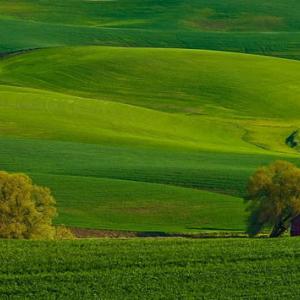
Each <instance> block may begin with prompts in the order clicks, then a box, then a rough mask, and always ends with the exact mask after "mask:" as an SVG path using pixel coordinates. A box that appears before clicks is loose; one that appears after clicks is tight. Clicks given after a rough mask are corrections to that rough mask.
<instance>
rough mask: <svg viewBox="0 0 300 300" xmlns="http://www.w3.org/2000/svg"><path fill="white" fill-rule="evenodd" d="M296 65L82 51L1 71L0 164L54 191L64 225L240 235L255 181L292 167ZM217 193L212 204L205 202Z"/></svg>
mask: <svg viewBox="0 0 300 300" xmlns="http://www.w3.org/2000/svg"><path fill="white" fill-rule="evenodd" d="M299 70H300V69H299V62H298V61H291V60H285V59H278V58H268V57H260V56H252V55H245V54H232V53H225V52H222V53H221V52H214V51H197V50H193V51H192V50H178V49H147V48H145V49H138V48H131V49H130V48H111V47H74V48H55V49H47V50H46V49H45V50H37V51H32V52H29V53H24V54H21V55H14V56H8V57H5V58H3V59H2V60H1V61H0V82H1V85H0V107H1V110H0V128H1V138H0V145H1V146H0V164H1V166H2V168H3V169H5V170H9V171H23V172H27V173H29V174H30V175H31V176H33V178H34V179H35V181H36V182H38V183H40V184H44V185H47V186H50V187H51V188H52V190H53V191H54V194H55V196H56V198H57V200H58V204H59V211H60V216H59V218H58V219H57V222H58V223H65V224H67V225H72V226H80V227H91V228H102V229H103V228H104V229H123V230H136V231H143V230H144V231H166V232H194V231H203V230H236V231H242V230H243V229H244V220H245V213H244V205H243V201H242V199H241V198H240V197H241V196H242V195H243V194H244V192H245V184H246V181H247V178H248V176H249V175H250V174H251V173H252V172H253V171H254V170H255V169H256V168H257V167H258V166H259V165H261V164H265V163H268V162H271V161H273V160H275V159H279V158H285V159H289V160H292V161H294V162H296V163H297V162H298V157H297V151H296V150H294V149H291V148H289V147H288V146H287V145H285V138H286V137H287V136H288V135H289V134H290V133H291V132H292V131H293V130H294V129H296V128H299V121H298V119H297V117H298V114H299V111H300V107H299V95H300V94H299V86H298V84H297V83H298V82H299V79H300V71H299ZM207 191H209V192H207Z"/></svg>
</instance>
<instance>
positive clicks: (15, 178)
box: [0, 172, 56, 239]
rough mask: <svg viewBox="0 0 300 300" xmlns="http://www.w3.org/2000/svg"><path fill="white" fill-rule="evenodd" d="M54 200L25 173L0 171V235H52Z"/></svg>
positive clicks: (27, 236) (21, 237)
mask: <svg viewBox="0 0 300 300" xmlns="http://www.w3.org/2000/svg"><path fill="white" fill-rule="evenodd" d="M55 204H56V203H55V200H54V198H53V196H52V195H51V192H50V190H49V189H48V188H44V187H40V186H37V185H34V184H33V183H32V180H31V179H30V178H29V177H28V176H27V175H25V174H9V173H6V172H0V238H14V239H18V238H20V239H40V238H41V239H52V238H54V236H55V228H54V227H53V226H52V219H53V218H54V216H55V215H56V207H55Z"/></svg>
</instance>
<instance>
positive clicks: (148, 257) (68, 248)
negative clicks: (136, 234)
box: [0, 238, 300, 299]
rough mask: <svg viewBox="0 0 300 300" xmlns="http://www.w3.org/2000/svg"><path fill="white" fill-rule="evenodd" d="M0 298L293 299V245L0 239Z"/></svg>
mask: <svg viewBox="0 0 300 300" xmlns="http://www.w3.org/2000/svg"><path fill="white" fill-rule="evenodd" d="M0 250H1V251H0V252H1V253H2V254H1V264H0V272H1V276H0V283H1V288H0V296H1V298H25V297H30V298H39V299H41V298H55V299H65V298H68V299H78V298H85V299H86V298H89V299H91V298H101V299H141V298H147V299H157V298H164V297H168V298H172V299H173V298H176V299H178V298H184V299H186V298H199V297H201V298H203V299H238V298H243V299H245V298H246V299H258V298H263V299H276V298H280V299H283V298H288V299H298V290H297V287H298V285H299V254H300V253H299V240H297V239H289V238H287V239H279V240H267V239H260V240H258V239H252V240H247V239H234V240H232V239H230V240H223V239H217V240H185V239H167V240H161V239H158V240H157V239H156V240H154V239H147V240H141V239H127V240H97V241H95V240H90V241H70V242H68V241H62V242H33V241H29V242H28V241H27V242H26V241H1V243H0Z"/></svg>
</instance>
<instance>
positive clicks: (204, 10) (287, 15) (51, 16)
mask: <svg viewBox="0 0 300 300" xmlns="http://www.w3.org/2000/svg"><path fill="white" fill-rule="evenodd" d="M299 11H300V7H299V2H297V1H295V0H288V1H284V0H276V1H275V2H274V1H272V3H270V1H266V0H264V1H258V0H255V1H251V2H249V1H236V0H226V1H222V2H220V1H217V0H214V1H208V0H201V1H198V0H188V1H187V0H176V1H174V0H172V1H170V0H168V1H160V0H146V1H142V2H141V1H138V0H134V1H129V0H125V1H81V0H71V1H61V0H56V1H33V0H26V1H23V0H22V1H21V0H2V1H1V3H0V12H1V14H0V38H1V44H0V51H11V50H16V49H23V48H33V47H50V46H63V45H117V46H144V47H145V46H148V47H179V48H199V49H212V50H227V51H238V52H246V53H259V54H266V55H275V56H281V57H288V58H296V59H299V57H300V56H299V55H300V54H299V53H300V52H299V49H300V43H299V28H300V22H299ZM249 33H250V34H249Z"/></svg>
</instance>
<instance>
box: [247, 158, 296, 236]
mask: <svg viewBox="0 0 300 300" xmlns="http://www.w3.org/2000/svg"><path fill="white" fill-rule="evenodd" d="M245 199H246V201H247V202H248V204H249V205H248V208H247V209H248V211H249V212H250V215H249V218H248V227H247V232H248V234H249V235H251V236H255V235H256V234H258V233H259V232H261V231H262V230H263V229H264V228H266V227H273V230H272V232H271V234H270V237H277V236H280V235H282V234H283V233H284V232H285V231H286V230H287V229H288V228H289V226H290V223H291V220H292V219H293V218H294V217H296V216H298V215H299V214H300V169H299V168H297V167H296V166H295V165H293V164H291V163H289V162H286V161H276V162H275V163H273V164H271V165H270V166H268V167H261V168H259V169H258V170H257V171H256V172H255V173H254V174H253V175H252V176H251V177H250V180H249V183H248V188H247V196H246V197H245Z"/></svg>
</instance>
